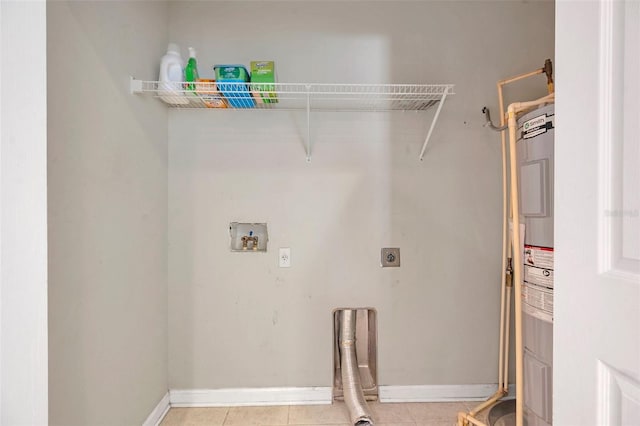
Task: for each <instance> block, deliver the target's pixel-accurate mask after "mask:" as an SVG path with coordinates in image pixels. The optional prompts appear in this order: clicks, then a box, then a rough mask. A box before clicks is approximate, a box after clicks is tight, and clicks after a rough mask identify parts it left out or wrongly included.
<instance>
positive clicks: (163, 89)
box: [158, 43, 189, 105]
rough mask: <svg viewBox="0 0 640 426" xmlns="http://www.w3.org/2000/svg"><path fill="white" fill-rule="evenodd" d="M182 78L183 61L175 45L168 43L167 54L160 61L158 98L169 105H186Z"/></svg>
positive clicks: (186, 100) (187, 100)
mask: <svg viewBox="0 0 640 426" xmlns="http://www.w3.org/2000/svg"><path fill="white" fill-rule="evenodd" d="M183 76H184V60H183V59H182V56H180V48H179V47H178V45H177V44H175V43H169V47H168V48H167V54H166V55H164V56H163V57H162V60H161V61H160V78H158V80H159V81H160V82H159V83H158V94H159V95H160V98H161V99H162V100H163V101H165V102H166V103H168V104H171V105H186V104H188V103H189V99H187V98H186V96H185V95H184V92H183V88H182V81H183Z"/></svg>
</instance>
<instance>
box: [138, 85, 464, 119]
mask: <svg viewBox="0 0 640 426" xmlns="http://www.w3.org/2000/svg"><path fill="white" fill-rule="evenodd" d="M131 91H132V93H142V94H148V95H151V96H155V97H159V98H161V99H162V100H163V101H164V102H165V103H167V104H168V105H169V106H170V107H173V108H232V109H277V110H307V109H311V110H313V111H318V110H325V111H394V110H401V111H421V110H426V109H429V108H431V107H432V106H434V105H436V104H437V103H438V102H440V101H441V100H442V99H443V98H444V96H448V95H453V94H454V93H453V85H452V84H324V83H216V82H197V83H186V82H184V83H177V82H176V83H163V82H158V81H142V80H133V79H132V80H131Z"/></svg>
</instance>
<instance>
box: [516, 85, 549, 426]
mask: <svg viewBox="0 0 640 426" xmlns="http://www.w3.org/2000/svg"><path fill="white" fill-rule="evenodd" d="M554 101H555V94H553V93H552V94H550V95H547V96H545V97H543V98H540V99H538V100H535V101H531V102H516V103H512V104H511V105H509V109H508V115H509V168H510V177H511V217H512V220H513V281H514V282H513V285H514V289H515V295H514V296H515V309H514V310H515V328H516V330H515V332H516V333H515V334H516V426H523V422H524V420H523V414H524V347H523V342H522V251H521V250H520V245H521V243H522V241H520V206H519V203H518V196H519V194H518V154H517V152H516V141H517V135H516V131H517V129H518V123H517V122H516V115H517V114H518V113H519V112H522V111H525V110H527V109H529V108H533V107H537V106H540V105H543V104H547V103H551V102H554Z"/></svg>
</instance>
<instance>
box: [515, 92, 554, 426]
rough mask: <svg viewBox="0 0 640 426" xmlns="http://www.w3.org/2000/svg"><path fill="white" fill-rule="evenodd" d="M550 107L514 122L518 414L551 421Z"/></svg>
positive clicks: (535, 422)
mask: <svg viewBox="0 0 640 426" xmlns="http://www.w3.org/2000/svg"><path fill="white" fill-rule="evenodd" d="M554 120H555V114H554V105H546V106H543V107H540V108H538V109H535V110H533V111H531V112H529V113H527V114H525V115H523V116H522V117H520V119H519V120H518V133H517V134H518V140H517V143H516V149H517V153H518V167H519V170H518V172H519V190H520V191H519V193H520V200H519V203H520V214H521V216H522V217H521V219H522V223H524V225H525V236H524V255H523V263H524V265H523V283H522V302H523V303H522V310H523V313H522V316H523V342H524V418H525V422H526V424H527V425H528V426H548V425H551V412H552V407H551V401H552V369H553V166H554V165H553V145H554Z"/></svg>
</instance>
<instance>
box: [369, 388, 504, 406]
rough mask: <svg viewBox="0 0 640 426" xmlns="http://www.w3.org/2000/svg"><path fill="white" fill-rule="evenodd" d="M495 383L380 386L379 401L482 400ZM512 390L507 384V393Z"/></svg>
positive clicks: (491, 390)
mask: <svg viewBox="0 0 640 426" xmlns="http://www.w3.org/2000/svg"><path fill="white" fill-rule="evenodd" d="M497 389H498V386H497V385H489V384H481V385H417V386H380V387H379V397H380V402H448V401H482V400H485V399H487V398H488V397H490V396H492V395H493V394H494V393H495V392H496V390H497ZM512 392H513V390H512V389H511V386H509V393H510V394H512Z"/></svg>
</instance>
